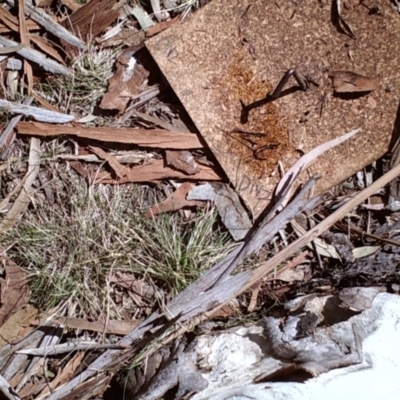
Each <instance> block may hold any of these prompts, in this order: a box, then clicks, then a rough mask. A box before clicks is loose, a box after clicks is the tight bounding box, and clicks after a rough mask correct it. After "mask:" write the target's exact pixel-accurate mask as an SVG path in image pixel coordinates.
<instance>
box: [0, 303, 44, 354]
mask: <svg viewBox="0 0 400 400" xmlns="http://www.w3.org/2000/svg"><path fill="white" fill-rule="evenodd" d="M37 313H38V310H37V309H36V308H34V307H30V306H27V307H24V308H22V309H20V310H18V311H17V312H16V313H15V314H13V315H11V317H10V318H8V319H7V321H6V322H5V323H3V325H2V326H1V327H0V349H1V348H2V347H3V346H5V345H6V344H7V343H10V342H18V341H19V340H21V339H22V338H24V337H25V335H24V334H25V333H26V331H25V328H26V326H27V325H29V324H30V323H31V322H32V320H33V319H34V318H35V317H36V315H37Z"/></svg>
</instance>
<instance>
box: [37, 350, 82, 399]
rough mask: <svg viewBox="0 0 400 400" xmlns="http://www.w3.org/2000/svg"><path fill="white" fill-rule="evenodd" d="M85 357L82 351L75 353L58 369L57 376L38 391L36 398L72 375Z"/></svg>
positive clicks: (41, 396)
mask: <svg viewBox="0 0 400 400" xmlns="http://www.w3.org/2000/svg"><path fill="white" fill-rule="evenodd" d="M84 357H85V352H84V351H79V352H78V353H76V354H75V355H74V356H73V357H72V358H71V359H70V360H69V361H68V362H67V364H66V365H65V366H64V367H63V368H62V369H61V370H59V371H58V374H57V376H56V377H55V378H54V379H53V380H52V381H51V382H50V383H49V384H48V385H46V387H45V388H44V389H43V390H42V391H41V392H40V393H39V395H38V396H37V397H35V398H36V400H39V399H43V398H45V397H46V396H47V395H49V394H50V393H51V392H52V391H54V389H56V388H57V386H60V385H62V384H64V383H66V382H68V381H69V380H70V379H72V377H73V376H74V373H75V371H76V370H77V369H78V368H80V367H81V362H82V360H83V358H84Z"/></svg>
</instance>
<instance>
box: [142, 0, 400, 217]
mask: <svg viewBox="0 0 400 400" xmlns="http://www.w3.org/2000/svg"><path fill="white" fill-rule="evenodd" d="M347 3H348V4H351V3H350V2H347ZM355 3H357V5H356V6H354V7H353V8H352V7H350V10H347V9H345V11H346V13H345V14H343V16H344V18H345V20H346V21H347V22H348V23H349V24H350V26H351V28H352V29H353V31H354V33H355V35H356V39H354V38H351V37H349V36H348V35H346V34H345V33H343V32H341V31H340V27H338V26H337V24H336V23H334V22H335V13H334V8H335V7H334V2H330V1H316V0H302V1H296V2H295V1H279V0H278V1H266V0H255V1H254V0H253V1H247V0H230V1H222V0H221V1H219V0H213V1H212V2H211V3H210V4H209V5H207V6H205V7H204V8H203V9H201V10H200V11H198V12H196V13H195V14H194V15H193V16H192V17H191V18H189V20H187V21H186V22H184V23H182V24H179V25H175V26H173V27H171V28H169V29H167V30H166V31H164V32H162V33H161V34H160V35H158V36H156V37H155V38H153V39H151V40H149V41H148V42H147V47H148V49H149V51H150V52H151V54H152V55H153V57H154V58H155V60H156V61H157V63H158V65H159V66H160V68H161V70H162V71H163V73H164V75H165V77H166V78H167V79H168V81H169V83H170V84H171V86H172V88H173V89H174V91H175V92H176V93H177V95H178V96H179V98H180V100H181V101H182V103H183V105H184V106H185V108H186V110H187V111H188V113H189V115H190V116H191V118H192V119H193V121H194V123H195V124H196V126H197V128H198V129H199V131H200V133H201V135H202V136H203V137H204V138H205V140H206V142H207V143H208V145H209V146H210V148H211V149H212V151H213V153H214V154H215V156H216V158H217V159H218V160H219V162H220V164H221V166H222V167H223V168H224V170H225V172H226V174H227V175H228V177H229V178H230V180H231V181H232V183H233V184H234V186H235V187H236V189H237V190H238V192H239V193H240V195H241V196H242V198H243V199H244V200H245V202H246V203H247V205H248V206H249V207H250V208H251V210H252V211H253V213H254V214H255V215H257V214H258V213H259V212H260V211H261V210H262V209H263V208H264V207H265V206H266V205H267V204H268V203H269V201H270V199H271V197H272V193H273V190H274V188H275V185H276V183H277V181H278V180H279V178H280V174H279V173H278V171H277V169H276V165H277V162H278V161H279V160H281V161H282V164H283V166H284V168H285V170H287V169H288V168H289V167H290V166H291V165H293V163H294V162H295V161H296V160H297V159H298V158H299V157H300V155H301V153H305V152H308V151H310V150H311V149H313V148H315V147H316V146H318V145H320V144H322V143H324V142H327V141H328V140H331V139H333V138H335V137H338V136H341V135H343V134H345V133H347V132H349V131H351V130H353V129H356V128H362V130H361V132H360V133H358V134H357V135H356V136H355V137H354V138H352V139H350V140H349V141H347V142H345V143H344V144H342V145H340V146H339V147H337V148H335V149H333V150H330V151H329V152H328V153H326V154H325V155H323V156H321V157H320V158H319V159H318V160H317V162H315V163H314V164H313V165H312V166H311V167H310V168H309V169H308V170H307V171H306V172H304V173H303V174H302V176H301V178H302V179H300V180H304V179H306V178H307V176H308V174H318V175H321V176H322V179H321V180H320V181H319V182H318V185H317V187H316V191H317V192H321V191H325V190H327V189H329V188H331V187H332V186H334V185H336V184H337V183H339V182H341V181H342V180H344V179H345V178H347V177H348V176H350V175H352V174H353V173H355V172H357V171H359V170H360V169H362V168H363V167H364V166H366V165H368V164H370V163H371V162H372V161H374V160H376V159H377V158H379V157H380V156H382V155H383V154H384V153H385V152H386V151H387V150H388V146H389V143H390V139H391V137H392V135H393V129H394V124H395V120H396V112H397V110H398V106H399V93H400V67H399V66H400V63H399V58H400V15H398V13H397V12H396V10H395V9H394V7H393V6H392V4H391V2H390V1H386V0H377V1H374V2H373V3H372V2H362V4H361V2H355ZM358 3H360V4H358ZM296 4H297V5H296ZM373 6H376V7H377V8H372V7H373ZM369 7H370V8H369ZM292 67H296V68H297V70H298V71H299V72H300V73H301V74H302V75H307V76H309V77H311V78H312V79H313V80H314V81H315V82H316V83H318V85H319V86H318V87H317V86H314V85H311V88H310V89H309V90H308V91H307V92H304V91H301V90H297V91H293V92H291V89H294V88H295V87H296V86H297V83H296V81H295V80H294V79H293V78H291V79H290V80H289V82H288V85H287V87H286V88H287V89H288V92H289V94H287V95H285V96H283V97H280V98H278V99H277V100H275V101H273V102H270V103H268V104H266V105H262V106H260V107H257V108H255V109H253V110H252V111H250V113H249V118H248V122H247V123H242V122H241V112H242V106H241V101H243V102H244V103H245V104H250V103H252V102H254V101H257V100H260V99H262V98H265V96H266V94H267V93H268V92H269V91H271V90H272V89H273V88H274V87H275V86H276V85H277V84H278V82H279V81H280V79H281V78H282V76H283V74H284V73H285V71H286V70H287V69H289V68H292ZM338 70H347V71H352V72H355V73H358V74H361V75H364V76H367V77H376V78H378V80H379V89H378V90H376V91H373V92H371V93H369V94H365V95H362V96H360V95H359V94H351V95H348V96H343V95H340V96H338V95H332V93H333V90H332V84H331V80H330V79H329V77H328V75H329V71H338ZM286 88H285V89H286ZM325 94H328V95H330V96H329V97H330V98H329V101H328V103H327V104H326V105H325V107H324V108H323V112H322V115H320V104H321V99H322V98H323V96H324V95H325ZM235 129H237V130H242V131H246V132H250V133H252V134H251V135H247V136H246V135H241V138H240V135H239V134H232V133H231V134H230V135H229V134H228V133H230V132H232V131H233V130H235ZM227 132H228V133H227ZM257 134H258V135H257ZM243 138H246V139H245V140H243ZM238 139H240V141H239V140H238ZM249 143H250V144H251V143H253V144H254V145H255V146H256V148H260V147H261V146H267V148H268V147H270V149H267V150H265V151H264V152H262V154H261V157H262V158H264V159H265V160H262V161H260V160H256V159H255V158H254V151H253V150H252V149H251V148H250V146H249Z"/></svg>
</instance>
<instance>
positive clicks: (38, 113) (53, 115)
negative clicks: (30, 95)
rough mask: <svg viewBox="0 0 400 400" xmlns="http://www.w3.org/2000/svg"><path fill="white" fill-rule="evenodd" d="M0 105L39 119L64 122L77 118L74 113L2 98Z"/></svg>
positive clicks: (13, 111) (11, 110)
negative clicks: (63, 112) (70, 113)
mask: <svg viewBox="0 0 400 400" xmlns="http://www.w3.org/2000/svg"><path fill="white" fill-rule="evenodd" d="M0 107H1V108H4V109H5V110H6V111H8V112H10V113H13V114H22V115H25V116H28V117H32V118H34V119H36V120H37V121H42V122H50V123H58V124H63V123H65V122H71V121H73V120H74V119H75V117H74V116H73V115H68V114H62V113H59V112H56V111H50V110H45V109H43V108H39V107H32V106H26V105H24V104H17V103H12V102H11V101H7V100H0Z"/></svg>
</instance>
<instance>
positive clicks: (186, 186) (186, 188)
mask: <svg viewBox="0 0 400 400" xmlns="http://www.w3.org/2000/svg"><path fill="white" fill-rule="evenodd" d="M194 186H195V185H194V184H193V183H189V182H186V183H183V184H182V185H181V186H179V188H178V189H177V190H176V191H175V192H174V193H172V194H171V195H170V196H168V197H167V198H166V199H165V200H164V201H162V202H161V203H158V204H156V205H155V206H153V207H150V208H149V209H148V210H147V211H146V213H145V214H144V215H145V216H146V217H148V218H149V217H152V216H154V215H157V214H161V213H164V212H169V211H177V210H180V209H181V208H183V207H193V206H198V207H203V206H204V202H203V201H198V200H186V195H187V194H188V193H189V192H190V191H191V190H192V189H193V188H194Z"/></svg>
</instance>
